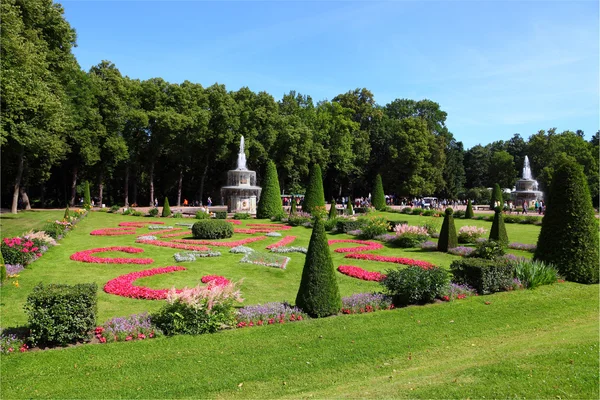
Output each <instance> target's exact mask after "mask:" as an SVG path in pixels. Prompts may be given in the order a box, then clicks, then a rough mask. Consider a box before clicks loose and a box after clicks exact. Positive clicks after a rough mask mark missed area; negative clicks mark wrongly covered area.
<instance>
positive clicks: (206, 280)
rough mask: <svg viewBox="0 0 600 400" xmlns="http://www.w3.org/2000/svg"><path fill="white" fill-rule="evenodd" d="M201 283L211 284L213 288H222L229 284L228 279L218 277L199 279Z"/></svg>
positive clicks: (211, 276)
mask: <svg viewBox="0 0 600 400" xmlns="http://www.w3.org/2000/svg"><path fill="white" fill-rule="evenodd" d="M201 281H202V283H209V282H212V284H213V285H215V286H223V285H227V284H229V279H227V278H225V277H224V276H220V275H205V276H203V277H202V279H201Z"/></svg>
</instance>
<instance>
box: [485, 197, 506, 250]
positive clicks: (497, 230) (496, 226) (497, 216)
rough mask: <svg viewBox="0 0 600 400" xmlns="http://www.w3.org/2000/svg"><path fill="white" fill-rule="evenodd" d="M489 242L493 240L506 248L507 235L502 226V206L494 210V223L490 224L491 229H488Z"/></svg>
mask: <svg viewBox="0 0 600 400" xmlns="http://www.w3.org/2000/svg"><path fill="white" fill-rule="evenodd" d="M489 240H495V241H496V242H498V243H500V244H502V246H504V247H506V246H508V235H507V233H506V227H505V226H504V217H503V216H502V206H499V207H496V208H494V222H492V228H491V229H490V236H489Z"/></svg>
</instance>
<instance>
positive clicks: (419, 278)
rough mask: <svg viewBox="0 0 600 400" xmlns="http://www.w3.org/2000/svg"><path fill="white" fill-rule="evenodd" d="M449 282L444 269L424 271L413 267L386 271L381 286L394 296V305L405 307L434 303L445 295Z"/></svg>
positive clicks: (436, 268)
mask: <svg viewBox="0 0 600 400" xmlns="http://www.w3.org/2000/svg"><path fill="white" fill-rule="evenodd" d="M449 280H450V279H449V274H448V272H447V271H446V270H444V269H441V268H438V267H435V268H430V269H424V268H421V267H417V266H414V265H411V266H409V267H406V268H398V269H395V270H389V271H386V277H385V279H383V280H382V281H381V284H382V285H383V287H384V288H385V290H386V292H387V293H388V294H389V295H391V296H392V300H393V302H394V305H396V306H405V305H409V304H425V303H431V302H433V301H434V300H435V299H436V298H437V297H441V296H442V294H443V293H445V291H446V288H447V287H448V283H449Z"/></svg>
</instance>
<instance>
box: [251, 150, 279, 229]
mask: <svg viewBox="0 0 600 400" xmlns="http://www.w3.org/2000/svg"><path fill="white" fill-rule="evenodd" d="M281 214H283V206H282V205H281V194H280V190H279V177H278V176H277V168H275V163H274V162H273V161H271V160H269V162H268V163H267V169H266V172H265V181H264V183H263V188H262V192H261V194H260V200H259V201H258V205H257V206H256V218H271V217H274V216H279V215H281Z"/></svg>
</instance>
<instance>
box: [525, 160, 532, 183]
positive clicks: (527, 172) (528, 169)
mask: <svg viewBox="0 0 600 400" xmlns="http://www.w3.org/2000/svg"><path fill="white" fill-rule="evenodd" d="M523 179H528V180H531V179H533V178H532V177H531V167H530V166H529V157H527V156H525V163H524V165H523Z"/></svg>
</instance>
